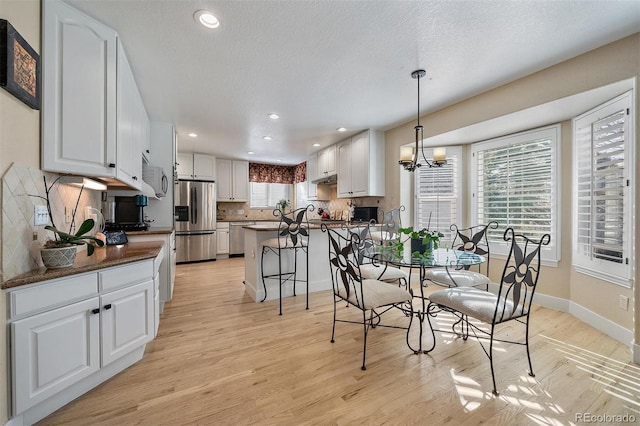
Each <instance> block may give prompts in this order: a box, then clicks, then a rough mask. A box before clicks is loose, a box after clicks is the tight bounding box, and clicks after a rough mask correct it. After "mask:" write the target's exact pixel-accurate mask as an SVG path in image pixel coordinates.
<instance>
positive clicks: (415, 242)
mask: <svg viewBox="0 0 640 426" xmlns="http://www.w3.org/2000/svg"><path fill="white" fill-rule="evenodd" d="M432 249H433V241H429V242H428V243H427V244H423V243H422V239H421V238H412V239H411V253H415V252H420V254H426V255H429V254H431V250H432Z"/></svg>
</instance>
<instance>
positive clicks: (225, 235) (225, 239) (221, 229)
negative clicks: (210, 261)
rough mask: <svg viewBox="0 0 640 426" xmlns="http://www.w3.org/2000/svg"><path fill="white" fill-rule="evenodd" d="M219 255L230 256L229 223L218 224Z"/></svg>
mask: <svg viewBox="0 0 640 426" xmlns="http://www.w3.org/2000/svg"><path fill="white" fill-rule="evenodd" d="M216 230H217V231H218V238H217V246H218V247H217V251H216V253H217V254H226V255H228V254H229V222H218V225H217V227H216Z"/></svg>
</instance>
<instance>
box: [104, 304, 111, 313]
mask: <svg viewBox="0 0 640 426" xmlns="http://www.w3.org/2000/svg"><path fill="white" fill-rule="evenodd" d="M104 309H105V310H107V311H108V310H109V309H111V303H109V304H108V305H104Z"/></svg>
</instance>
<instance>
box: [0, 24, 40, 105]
mask: <svg viewBox="0 0 640 426" xmlns="http://www.w3.org/2000/svg"><path fill="white" fill-rule="evenodd" d="M0 86H1V87H2V88H4V89H5V90H7V91H8V92H9V93H11V94H12V95H13V96H15V97H16V98H18V99H20V100H21V101H22V102H24V103H25V104H27V105H29V106H30V107H31V108H33V109H40V56H39V55H38V54H37V53H36V51H35V50H33V48H32V47H31V46H29V43H27V42H26V41H25V39H24V38H22V36H21V35H20V33H18V31H16V29H15V28H13V26H12V25H11V24H10V23H9V21H7V20H5V19H0Z"/></svg>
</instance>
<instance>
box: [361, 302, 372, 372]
mask: <svg viewBox="0 0 640 426" xmlns="http://www.w3.org/2000/svg"><path fill="white" fill-rule="evenodd" d="M371 321H373V317H372V318H371ZM362 327H363V329H364V342H363V343H362V367H361V368H362V369H363V370H366V369H367V367H366V365H365V360H366V359H367V312H366V311H365V310H363V311H362Z"/></svg>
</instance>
